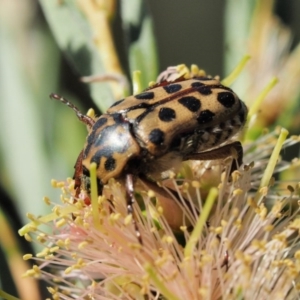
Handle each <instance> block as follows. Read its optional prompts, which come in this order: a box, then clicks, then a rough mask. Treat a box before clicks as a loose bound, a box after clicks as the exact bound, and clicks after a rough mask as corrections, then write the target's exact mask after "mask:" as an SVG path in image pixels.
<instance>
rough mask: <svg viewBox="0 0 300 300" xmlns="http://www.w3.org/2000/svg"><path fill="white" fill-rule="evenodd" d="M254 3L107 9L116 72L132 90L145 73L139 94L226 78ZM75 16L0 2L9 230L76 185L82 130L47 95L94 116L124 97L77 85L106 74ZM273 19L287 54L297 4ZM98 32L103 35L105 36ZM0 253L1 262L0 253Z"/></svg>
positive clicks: (0, 268)
mask: <svg viewBox="0 0 300 300" xmlns="http://www.w3.org/2000/svg"><path fill="white" fill-rule="evenodd" d="M86 1H87V2H88V0H86ZM78 2H80V1H78ZM81 2H82V1H81ZM87 2H86V3H87ZM99 2H101V1H99ZM256 2H257V1H251V0H240V1H234V0H229V1H217V0H212V1H206V0H188V1H170V0H160V1H155V0H152V1H150V0H149V1H144V2H143V1H138V0H123V1H119V2H118V1H116V2H114V1H111V2H110V1H107V3H110V4H111V5H112V6H111V7H110V8H108V10H109V13H108V14H109V16H108V17H107V20H108V22H109V24H111V27H112V35H113V40H114V43H115V45H116V52H117V57H118V58H119V61H120V66H121V69H122V70H123V72H124V74H125V76H127V78H128V80H129V82H130V76H131V74H132V71H133V70H135V69H140V70H142V72H143V76H144V77H143V78H142V82H143V83H144V84H145V83H146V82H148V81H150V80H155V76H156V75H157V74H158V73H159V72H160V71H162V70H164V69H166V68H167V67H168V66H173V65H178V64H180V63H185V64H187V65H190V64H198V65H199V66H200V67H201V68H203V69H205V70H206V71H207V73H208V74H211V75H220V76H221V77H223V76H224V75H226V74H228V73H229V72H230V71H231V70H232V69H233V68H234V67H235V66H236V64H237V63H238V62H239V61H240V59H241V58H242V57H243V55H245V54H246V53H247V45H248V40H247V39H248V36H249V33H250V22H251V18H252V15H253V10H254V7H255V4H256ZM266 2H268V3H269V2H270V1H269V0H266ZM41 5H42V6H41ZM121 6H122V7H121ZM79 7H81V6H79V4H78V3H77V2H76V1H71V0H69V1H67V0H60V1H59V0H41V1H40V3H39V2H38V1H33V0H23V1H20V0H0V96H1V98H0V128H1V130H0V165H1V168H0V186H1V190H2V191H3V193H2V194H1V197H0V202H1V206H0V207H1V210H2V213H3V215H5V216H6V217H7V218H8V220H10V221H9V222H10V223H11V225H12V226H15V229H18V228H19V227H20V226H21V224H22V223H25V222H26V213H27V212H31V213H33V214H35V215H41V214H45V213H47V211H48V210H49V207H47V206H46V205H45V204H44V202H43V201H42V198H43V196H49V197H50V198H51V200H52V201H57V202H58V201H59V194H60V191H59V190H54V189H53V188H52V187H51V185H50V180H51V179H52V178H55V179H58V180H64V179H65V178H67V177H72V175H73V165H74V163H75V161H76V158H77V156H78V154H79V152H80V151H81V149H82V147H83V145H84V140H85V136H86V128H85V126H84V125H82V124H81V123H80V122H79V121H78V120H77V118H76V116H75V115H74V113H73V112H72V111H71V110H70V109H68V108H67V107H66V106H64V105H62V104H61V103H58V102H55V101H53V100H50V99H49V94H50V93H51V92H57V93H59V94H61V95H63V96H65V97H66V98H68V99H70V100H71V101H72V102H73V103H74V104H76V105H77V106H78V107H79V108H80V109H81V110H82V111H83V112H85V111H87V109H88V108H90V107H94V108H95V110H96V112H97V113H98V114H99V113H100V111H101V110H105V108H107V107H108V106H109V105H110V104H111V103H112V102H113V101H114V100H116V99H115V98H120V97H121V92H120V91H118V90H116V89H114V88H112V87H111V85H110V84H108V83H93V84H90V85H88V84H84V83H82V82H80V77H82V76H90V75H101V74H105V73H110V72H111V70H107V69H106V65H105V58H104V59H103V57H105V56H102V57H101V55H100V56H99V53H98V52H97V51H98V50H99V47H98V48H95V45H94V40H93V39H94V32H93V29H95V28H93V26H91V24H92V23H91V22H88V21H87V19H88V18H87V15H85V13H84V12H83V10H82V9H81V8H79ZM274 14H275V15H277V16H278V17H279V18H280V20H281V22H283V24H285V25H286V26H288V27H289V28H291V32H292V40H291V42H290V46H291V49H293V48H294V47H295V46H296V45H297V44H298V42H299V40H300V19H299V15H300V2H299V0H289V1H280V0H279V1H275V3H274ZM104 23H105V20H104ZM49 24H50V25H49ZM50 28H51V29H50ZM51 30H53V32H52V31H51ZM97 30H99V35H100V37H101V34H103V35H104V30H103V28H100V27H99V28H97ZM104 41H105V40H104ZM279 43H280V41H279ZM288 51H289V50H288ZM267 57H268V54H267V53H266V58H267ZM299 64H300V61H299ZM274 75H276V74H274ZM268 80H269V78H268ZM298 82H299V81H298ZM241 86H242V85H241ZM145 87H146V86H145ZM130 88H131V87H130V86H129V89H130ZM115 95H120V97H115ZM93 101H94V102H93ZM19 218H20V220H18V219H19ZM0 242H2V243H3V241H1V240H0ZM2 249H4V250H3V251H4V253H5V245H4V246H3V247H2ZM2 255H4V254H3V253H2ZM5 255H7V253H6V254H5ZM5 260H6V259H5V258H3V259H2V258H0V261H2V263H1V265H0V279H1V282H0V287H2V288H3V289H5V290H6V291H8V292H11V293H14V292H15V290H14V288H10V286H9V283H8V282H7V281H6V278H5V277H6V276H3V275H5V274H7V272H9V271H8V269H7V265H6V264H5Z"/></svg>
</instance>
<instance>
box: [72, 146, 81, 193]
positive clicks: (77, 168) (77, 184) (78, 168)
mask: <svg viewBox="0 0 300 300" xmlns="http://www.w3.org/2000/svg"><path fill="white" fill-rule="evenodd" d="M82 159H83V150H81V152H80V153H79V155H78V157H77V160H76V163H75V166H74V169H75V172H74V176H73V179H74V180H75V186H74V188H75V197H78V196H79V193H80V188H81V176H82Z"/></svg>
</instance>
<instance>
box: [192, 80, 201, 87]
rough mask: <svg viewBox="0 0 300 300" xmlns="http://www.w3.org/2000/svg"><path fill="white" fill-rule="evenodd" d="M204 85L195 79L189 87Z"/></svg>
mask: <svg viewBox="0 0 300 300" xmlns="http://www.w3.org/2000/svg"><path fill="white" fill-rule="evenodd" d="M203 85H204V83H202V82H200V81H195V82H193V83H192V84H191V87H193V88H199V87H201V86H203Z"/></svg>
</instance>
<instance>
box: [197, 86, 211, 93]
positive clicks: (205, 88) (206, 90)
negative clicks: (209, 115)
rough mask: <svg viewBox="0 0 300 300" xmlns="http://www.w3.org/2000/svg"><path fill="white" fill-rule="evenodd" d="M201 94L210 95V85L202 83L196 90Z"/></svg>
mask: <svg viewBox="0 0 300 300" xmlns="http://www.w3.org/2000/svg"><path fill="white" fill-rule="evenodd" d="M197 91H198V92H199V93H200V94H201V95H204V96H207V95H210V94H211V93H212V91H211V87H209V86H208V85H203V86H202V87H200V88H199V89H198V90H197Z"/></svg>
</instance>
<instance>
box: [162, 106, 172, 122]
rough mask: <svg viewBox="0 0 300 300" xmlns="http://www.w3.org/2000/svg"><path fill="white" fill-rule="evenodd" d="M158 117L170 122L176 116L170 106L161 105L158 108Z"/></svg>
mask: <svg viewBox="0 0 300 300" xmlns="http://www.w3.org/2000/svg"><path fill="white" fill-rule="evenodd" d="M158 117H159V119H160V120H161V121H163V122H171V121H173V120H174V119H175V118H176V113H175V110H174V109H172V108H169V107H162V108H161V109H160V110H159V113H158Z"/></svg>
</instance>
